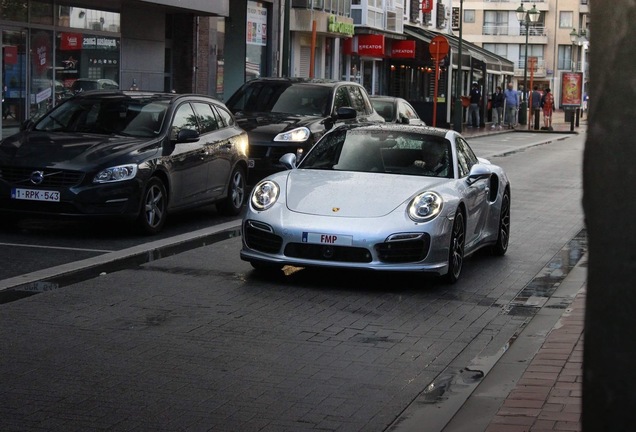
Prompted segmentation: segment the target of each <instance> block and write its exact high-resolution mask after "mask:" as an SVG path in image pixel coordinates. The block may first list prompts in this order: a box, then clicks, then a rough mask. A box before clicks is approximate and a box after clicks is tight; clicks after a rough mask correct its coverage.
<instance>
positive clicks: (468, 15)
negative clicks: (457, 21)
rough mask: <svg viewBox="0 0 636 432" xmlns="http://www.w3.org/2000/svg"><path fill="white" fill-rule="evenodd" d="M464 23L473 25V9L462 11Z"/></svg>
mask: <svg viewBox="0 0 636 432" xmlns="http://www.w3.org/2000/svg"><path fill="white" fill-rule="evenodd" d="M464 22H466V23H474V22H475V10H474V9H465V10H464Z"/></svg>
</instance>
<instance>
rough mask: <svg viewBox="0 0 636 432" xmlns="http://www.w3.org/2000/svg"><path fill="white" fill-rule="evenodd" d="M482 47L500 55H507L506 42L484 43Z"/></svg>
mask: <svg viewBox="0 0 636 432" xmlns="http://www.w3.org/2000/svg"><path fill="white" fill-rule="evenodd" d="M484 49H485V50H488V51H490V52H491V53H495V54H497V55H498V56H501V57H508V44H502V43H485V44H484Z"/></svg>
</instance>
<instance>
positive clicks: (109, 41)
mask: <svg viewBox="0 0 636 432" xmlns="http://www.w3.org/2000/svg"><path fill="white" fill-rule="evenodd" d="M82 48H83V49H117V39H116V38H108V37H101V36H84V38H83V39H82Z"/></svg>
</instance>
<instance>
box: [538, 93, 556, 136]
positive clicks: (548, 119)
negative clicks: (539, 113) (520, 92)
mask: <svg viewBox="0 0 636 432" xmlns="http://www.w3.org/2000/svg"><path fill="white" fill-rule="evenodd" d="M541 108H542V109H543V125H544V126H545V129H548V130H552V111H553V109H554V96H552V93H550V88H546V89H545V91H544V93H543V97H542V98H541Z"/></svg>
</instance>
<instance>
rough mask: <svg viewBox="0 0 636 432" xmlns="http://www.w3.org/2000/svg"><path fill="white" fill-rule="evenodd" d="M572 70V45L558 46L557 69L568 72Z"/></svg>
mask: <svg viewBox="0 0 636 432" xmlns="http://www.w3.org/2000/svg"><path fill="white" fill-rule="evenodd" d="M571 68H572V45H559V48H558V59H557V69H558V70H570V69H571Z"/></svg>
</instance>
